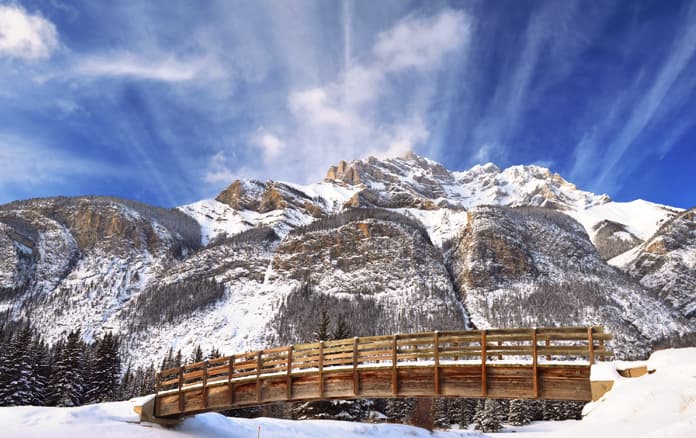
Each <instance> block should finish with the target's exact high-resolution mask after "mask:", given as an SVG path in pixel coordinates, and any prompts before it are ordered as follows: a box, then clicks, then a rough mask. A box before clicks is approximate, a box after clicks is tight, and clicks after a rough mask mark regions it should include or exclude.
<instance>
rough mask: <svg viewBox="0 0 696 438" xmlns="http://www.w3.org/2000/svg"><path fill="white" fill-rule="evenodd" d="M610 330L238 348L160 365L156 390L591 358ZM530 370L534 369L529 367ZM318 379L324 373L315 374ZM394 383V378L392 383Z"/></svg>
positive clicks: (451, 334) (446, 334) (600, 352)
mask: <svg viewBox="0 0 696 438" xmlns="http://www.w3.org/2000/svg"><path fill="white" fill-rule="evenodd" d="M609 340H611V335H610V334H608V333H605V332H604V329H603V328H602V327H568V328H558V327H554V328H533V329H495V330H469V331H441V332H429V333H411V334H396V335H387V336H368V337H362V338H350V339H339V340H331V341H324V342H314V343H309V344H298V345H292V346H287V347H278V348H270V349H266V350H260V351H254V352H248V353H243V354H236V355H232V356H225V357H221V358H216V359H211V360H207V361H203V362H197V363H193V364H189V365H183V366H181V367H178V368H171V369H168V370H164V371H161V372H160V373H158V375H157V378H156V391H157V393H158V394H159V393H168V392H175V391H179V392H180V391H182V390H183V389H185V388H192V387H196V386H203V387H205V386H207V385H209V384H218V383H230V382H238V381H246V380H254V379H255V380H256V381H257V382H258V381H260V379H264V378H268V377H276V378H277V377H282V376H283V375H285V376H287V379H288V381H290V379H292V376H295V375H301V374H304V373H318V374H319V375H320V376H321V375H322V374H323V373H330V372H332V371H346V370H351V369H352V370H353V373H354V374H355V375H356V379H357V371H358V369H365V368H372V367H374V368H380V369H384V368H391V369H393V370H394V371H393V373H394V379H396V374H397V371H396V370H397V369H401V368H404V367H420V366H427V367H434V369H435V370H436V372H437V370H438V368H439V366H440V365H444V364H446V365H448V366H456V365H463V366H464V365H469V366H471V365H480V366H481V367H482V371H483V372H482V374H483V375H485V368H486V367H487V366H496V364H506V365H510V364H513V365H514V364H522V365H526V366H529V365H531V366H532V367H533V368H536V367H537V366H540V365H541V366H544V365H549V366H550V365H553V364H563V363H568V362H572V363H573V364H587V365H591V364H593V363H594V361H595V359H596V358H598V357H599V358H605V357H608V356H611V355H612V353H611V351H609V350H608V349H607V346H606V342H607V341H609ZM535 375H536V372H535ZM320 381H321V382H323V379H320ZM394 387H396V385H394Z"/></svg>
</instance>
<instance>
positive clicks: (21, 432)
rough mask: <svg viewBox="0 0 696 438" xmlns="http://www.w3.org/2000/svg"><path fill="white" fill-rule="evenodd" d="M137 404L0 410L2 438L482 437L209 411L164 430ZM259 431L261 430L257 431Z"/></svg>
mask: <svg viewBox="0 0 696 438" xmlns="http://www.w3.org/2000/svg"><path fill="white" fill-rule="evenodd" d="M137 404H139V403H138V402H137V401H136V400H131V401H126V402H116V403H102V404H97V405H89V406H82V407H79V408H40V407H32V406H27V407H12V408H0V424H2V430H1V431H0V436H2V437H3V438H19V437H51V438H81V437H85V438H93V437H95V436H99V438H111V437H127V438H151V437H154V438H176V437H205V438H208V437H209V438H218V437H226V438H252V437H256V436H257V434H258V436H259V437H261V438H350V437H356V438H357V437H363V438H364V437H380V438H401V437H411V438H426V437H431V438H432V437H435V438H456V437H480V436H483V435H480V434H479V433H477V432H468V431H439V432H435V433H433V434H432V435H431V434H430V432H428V431H426V430H424V429H419V428H416V427H411V426H404V425H399V424H366V423H350V422H344V421H328V420H313V421H291V420H276V419H270V418H256V419H244V418H229V417H225V416H223V415H220V414H215V413H210V414H201V415H196V416H195V417H191V418H187V419H186V420H185V421H184V422H183V423H182V424H181V425H179V426H177V427H175V428H172V429H166V428H163V427H160V426H158V425H154V424H150V423H138V416H137V415H135V413H134V412H133V407H134V406H135V405H137ZM259 427H260V430H259Z"/></svg>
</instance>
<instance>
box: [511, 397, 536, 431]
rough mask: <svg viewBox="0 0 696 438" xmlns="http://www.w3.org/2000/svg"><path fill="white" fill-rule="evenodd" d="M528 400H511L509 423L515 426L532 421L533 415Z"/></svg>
mask: <svg viewBox="0 0 696 438" xmlns="http://www.w3.org/2000/svg"><path fill="white" fill-rule="evenodd" d="M531 414H532V413H531V410H530V406H529V401H528V400H518V399H515V400H510V408H509V410H508V418H507V421H508V423H510V424H512V425H513V426H523V425H525V424H529V423H531V422H532V415H531Z"/></svg>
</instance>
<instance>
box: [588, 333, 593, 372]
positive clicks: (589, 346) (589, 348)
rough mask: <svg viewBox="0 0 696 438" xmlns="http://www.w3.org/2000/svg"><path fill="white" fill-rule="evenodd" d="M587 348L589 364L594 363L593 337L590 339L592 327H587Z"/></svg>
mask: <svg viewBox="0 0 696 438" xmlns="http://www.w3.org/2000/svg"><path fill="white" fill-rule="evenodd" d="M587 349H588V354H589V356H590V365H594V339H592V327H587Z"/></svg>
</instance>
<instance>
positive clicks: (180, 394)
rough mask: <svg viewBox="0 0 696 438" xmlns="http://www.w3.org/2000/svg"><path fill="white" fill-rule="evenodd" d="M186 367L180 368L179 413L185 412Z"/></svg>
mask: <svg viewBox="0 0 696 438" xmlns="http://www.w3.org/2000/svg"><path fill="white" fill-rule="evenodd" d="M183 389H184V367H183V366H181V367H179V400H178V401H179V412H184V393H183V392H182V390H183Z"/></svg>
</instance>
